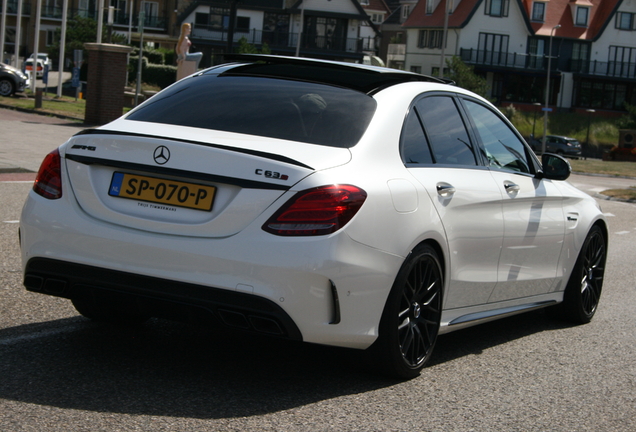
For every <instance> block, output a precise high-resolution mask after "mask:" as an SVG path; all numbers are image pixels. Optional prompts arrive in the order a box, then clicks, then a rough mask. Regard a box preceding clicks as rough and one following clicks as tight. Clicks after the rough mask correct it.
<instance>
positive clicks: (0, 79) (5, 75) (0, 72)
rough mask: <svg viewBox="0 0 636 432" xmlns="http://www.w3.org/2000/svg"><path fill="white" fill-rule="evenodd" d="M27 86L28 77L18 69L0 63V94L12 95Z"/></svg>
mask: <svg viewBox="0 0 636 432" xmlns="http://www.w3.org/2000/svg"><path fill="white" fill-rule="evenodd" d="M28 86H29V83H28V77H27V75H26V74H25V73H23V72H22V71H21V70H20V69H16V68H14V67H13V66H9V65H7V64H4V63H0V96H12V95H13V94H15V93H16V92H23V91H24V90H25V89H27V88H28Z"/></svg>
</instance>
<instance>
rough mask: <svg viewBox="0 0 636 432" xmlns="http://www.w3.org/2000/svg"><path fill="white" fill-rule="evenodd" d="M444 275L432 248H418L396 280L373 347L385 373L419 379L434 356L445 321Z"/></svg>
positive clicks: (421, 246)
mask: <svg viewBox="0 0 636 432" xmlns="http://www.w3.org/2000/svg"><path fill="white" fill-rule="evenodd" d="M442 286H443V274H442V267H441V265H440V261H439V258H438V254H437V252H436V251H435V249H433V248H432V247H431V246H429V245H426V244H423V245H419V246H418V247H416V248H415V249H414V250H413V251H412V252H411V254H410V255H409V257H408V258H407V259H406V261H405V262H404V264H403V265H402V268H401V269H400V271H399V273H398V276H397V278H396V280H395V283H394V285H393V287H392V288H391V293H390V294H389V298H388V300H387V304H386V305H385V308H384V312H383V314H382V320H381V322H380V335H379V337H378V340H377V341H376V343H375V344H374V345H373V346H372V347H371V352H372V355H374V356H375V357H376V362H377V363H378V364H379V366H380V368H381V371H382V372H383V373H385V374H387V375H390V376H393V377H397V378H406V379H411V378H415V377H417V376H419V374H420V371H421V370H422V368H423V367H424V366H425V365H426V363H427V362H428V360H429V359H430V357H431V354H432V353H433V348H434V347H435V342H436V340H437V334H438V332H439V326H440V322H441V318H442Z"/></svg>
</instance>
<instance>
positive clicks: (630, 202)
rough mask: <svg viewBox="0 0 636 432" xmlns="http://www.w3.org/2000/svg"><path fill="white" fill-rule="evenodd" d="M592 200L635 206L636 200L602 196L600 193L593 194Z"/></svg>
mask: <svg viewBox="0 0 636 432" xmlns="http://www.w3.org/2000/svg"><path fill="white" fill-rule="evenodd" d="M594 198H598V199H601V200H604V201H617V202H624V203H629V204H636V199H623V198H614V197H611V196H607V195H603V194H600V193H597V194H594Z"/></svg>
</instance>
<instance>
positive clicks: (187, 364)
mask: <svg viewBox="0 0 636 432" xmlns="http://www.w3.org/2000/svg"><path fill="white" fill-rule="evenodd" d="M559 325H560V324H559V323H558V322H555V321H553V320H550V319H548V318H546V317H544V315H542V314H540V313H536V312H534V313H530V314H525V315H523V316H518V317H513V318H508V319H506V320H503V321H499V323H489V324H485V325H483V326H480V327H476V328H472V329H466V330H462V331H459V332H455V333H452V334H449V335H444V336H442V337H440V340H439V343H438V347H437V349H436V352H435V354H434V355H433V358H432V364H433V365H434V364H440V363H444V362H448V361H450V360H453V359H455V358H459V357H463V356H466V355H470V354H475V353H479V352H481V351H483V350H485V349H487V348H490V347H493V346H496V345H499V344H503V343H505V342H508V341H510V340H513V339H517V338H521V337H524V336H526V335H529V334H533V333H538V332H542V331H546V330H553V329H556V328H559ZM31 326H33V325H31ZM23 327H27V326H23ZM22 330H24V331H22ZM33 332H35V336H33V337H30V336H29V335H30V334H33ZM15 334H19V335H20V336H15ZM9 335H10V337H8V336H9ZM3 341H5V342H4V343H3ZM7 341H8V342H7ZM0 376H2V379H1V380H0V398H2V399H8V400H16V401H22V402H26V403H33V404H39V405H48V406H55V407H60V408H63V409H76V410H87V411H96V412H113V413H125V414H141V415H157V416H172V417H187V418H200V419H214V418H233V417H245V416H254V415H262V414H266V413H271V412H277V411H282V410H287V409H291V408H294V407H298V406H303V405H307V404H311V403H315V402H319V401H322V400H329V399H332V398H336V397H339V396H343V395H351V394H358V393H364V392H369V391H373V390H376V389H380V388H384V387H389V386H392V385H396V384H398V383H399V381H396V380H392V379H388V378H384V377H382V376H380V375H377V374H375V373H374V371H372V370H370V369H369V368H368V366H366V365H364V357H363V356H362V355H361V352H360V351H356V350H347V349H339V348H333V347H324V346H316V345H310V344H302V343H293V342H289V341H284V340H278V339H271V338H265V337H259V336H253V335H246V334H242V333H239V334H235V333H227V332H225V331H213V330H209V329H205V328H199V327H191V326H187V325H185V324H179V323H172V322H166V321H161V320H151V321H150V322H149V323H147V324H145V325H143V326H139V327H135V328H127V327H118V326H107V325H100V324H95V323H92V322H90V321H88V320H84V319H82V318H78V317H76V318H67V319H62V320H57V321H50V322H47V323H42V324H41V325H38V326H36V327H32V328H26V329H22V328H20V327H18V328H11V329H5V330H0ZM419 379H420V380H425V379H426V374H425V373H424V374H423V376H422V377H420V378H419Z"/></svg>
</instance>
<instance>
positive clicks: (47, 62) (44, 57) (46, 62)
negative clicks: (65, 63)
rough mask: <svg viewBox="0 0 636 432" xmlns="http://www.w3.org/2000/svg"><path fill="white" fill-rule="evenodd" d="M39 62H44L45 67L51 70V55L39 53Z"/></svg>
mask: <svg viewBox="0 0 636 432" xmlns="http://www.w3.org/2000/svg"><path fill="white" fill-rule="evenodd" d="M37 57H38V60H42V65H43V66H48V67H49V70H51V60H50V59H49V55H48V54H47V53H38V56H37Z"/></svg>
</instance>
